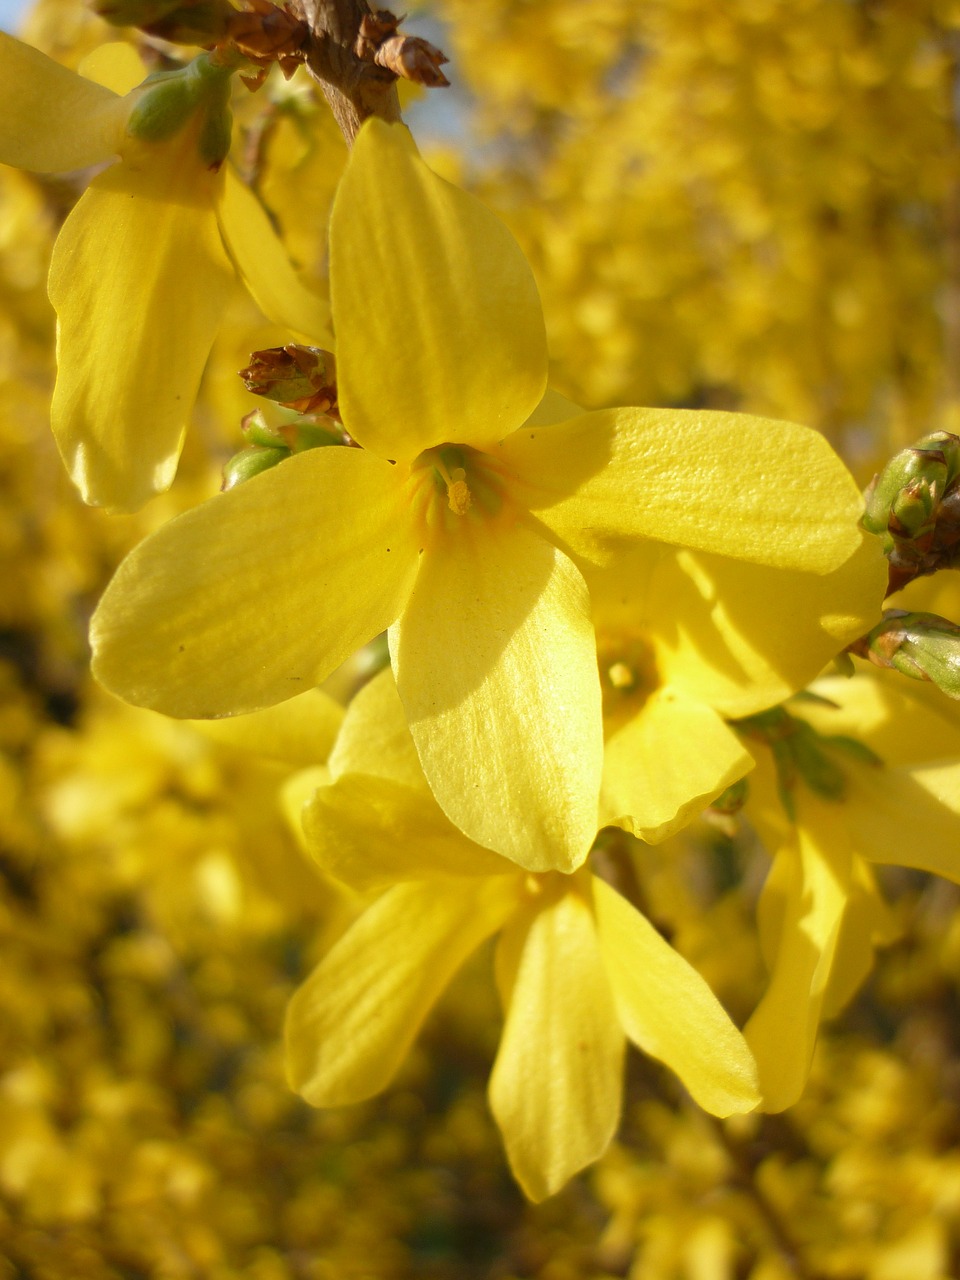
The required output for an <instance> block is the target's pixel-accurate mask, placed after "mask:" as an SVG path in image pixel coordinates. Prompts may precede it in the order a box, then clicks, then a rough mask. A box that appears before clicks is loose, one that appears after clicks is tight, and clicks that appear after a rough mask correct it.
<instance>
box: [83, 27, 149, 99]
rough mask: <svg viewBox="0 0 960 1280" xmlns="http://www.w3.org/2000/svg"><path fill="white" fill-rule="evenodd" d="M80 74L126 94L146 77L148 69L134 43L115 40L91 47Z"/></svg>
mask: <svg viewBox="0 0 960 1280" xmlns="http://www.w3.org/2000/svg"><path fill="white" fill-rule="evenodd" d="M80 74H81V75H82V76H84V77H85V78H86V79H87V80H94V81H96V83H97V84H102V85H104V86H105V87H106V88H107V89H112V90H113V92H114V93H123V94H126V93H131V92H132V91H133V90H134V89H136V87H137V86H138V85H139V84H140V83H141V82H142V81H143V80H144V79H145V77H146V75H147V70H146V68H145V67H144V65H143V61H142V59H141V57H140V55H139V54H138V53H137V51H136V49H135V48H134V47H133V45H132V44H126V43H125V42H124V41H122V40H114V41H113V43H112V44H101V45H97V47H96V49H91V50H90V52H89V53H88V54H87V56H86V57H85V58H84V59H83V61H82V62H81V63H80Z"/></svg>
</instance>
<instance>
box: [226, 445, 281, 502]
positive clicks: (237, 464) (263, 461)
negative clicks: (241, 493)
mask: <svg viewBox="0 0 960 1280" xmlns="http://www.w3.org/2000/svg"><path fill="white" fill-rule="evenodd" d="M289 457H290V453H289V451H288V450H287V449H270V448H266V447H265V446H263V445H251V446H250V447H249V448H248V449H241V450H240V452H239V453H235V454H234V455H233V457H232V458H231V459H230V460H229V462H227V463H226V465H225V466H224V468H223V483H222V484H221V485H220V488H221V489H222V490H223V491H224V492H225V491H226V490H227V489H234V488H236V486H237V485H238V484H243V482H244V481H245V480H252V479H253V477H254V476H258V475H259V474H260V473H261V471H269V470H270V468H271V467H275V466H276V465H277V463H278V462H283V460H284V458H289Z"/></svg>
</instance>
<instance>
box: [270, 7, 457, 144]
mask: <svg viewBox="0 0 960 1280" xmlns="http://www.w3.org/2000/svg"><path fill="white" fill-rule="evenodd" d="M290 6H291V8H292V10H293V11H294V12H295V13H296V14H297V15H298V16H299V17H301V18H302V19H303V20H304V22H306V23H307V25H308V27H309V28H310V38H309V39H308V41H307V43H306V46H305V50H306V55H307V56H306V65H307V70H308V71H309V73H310V75H311V76H312V77H313V79H314V80H316V81H317V83H318V84H319V85H320V88H321V89H322V90H323V93H324V96H325V97H326V99H327V101H328V102H329V104H330V109H331V110H332V111H333V114H334V117H335V119H336V121H337V124H339V126H340V128H341V130H342V132H343V136H344V137H345V138H346V140H347V144H348V145H350V144H351V143H352V142H353V139H354V138H355V137H356V135H357V132H358V130H359V128H360V126H361V125H362V124H363V122H364V120H366V119H367V118H368V117H370V116H379V117H380V118H381V119H382V120H388V121H394V120H399V119H400V102H399V99H398V97H397V88H396V84H397V79H398V77H399V76H405V77H406V78H407V79H410V80H415V81H417V82H418V83H420V84H425V85H428V86H429V85H445V84H446V83H447V80H446V78H445V77H444V75H443V73H442V72H441V71H440V64H441V63H442V62H445V61H446V59H445V58H444V56H443V54H442V53H441V52H440V50H439V49H436V48H434V46H433V45H431V44H429V42H428V41H426V40H421V39H419V38H417V37H415V36H402V35H400V34H399V32H398V31H397V27H398V25H399V21H400V20H399V19H397V18H395V17H394V16H393V14H391V13H389V12H387V11H386V10H371V9H370V7H369V6H368V5H367V3H366V0H290Z"/></svg>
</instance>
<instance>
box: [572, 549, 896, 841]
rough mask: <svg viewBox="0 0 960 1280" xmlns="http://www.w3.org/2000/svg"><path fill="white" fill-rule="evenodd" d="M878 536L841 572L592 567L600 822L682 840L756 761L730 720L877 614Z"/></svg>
mask: <svg viewBox="0 0 960 1280" xmlns="http://www.w3.org/2000/svg"><path fill="white" fill-rule="evenodd" d="M886 569H887V562H886V560H885V559H884V557H883V554H882V552H881V549H880V545H879V541H878V540H877V539H876V538H872V537H868V538H866V539H865V540H864V542H863V545H862V546H861V547H860V549H859V550H858V551H857V552H856V553H855V554H854V555H853V556H851V557H850V559H849V560H847V561H846V562H845V563H844V564H843V565H841V566H840V568H838V569H836V570H834V571H833V572H831V573H826V574H816V573H804V572H801V571H799V570H788V569H784V568H770V567H768V566H765V565H757V564H750V563H748V562H746V561H743V560H736V559H733V558H731V557H729V556H718V555H710V554H709V553H706V552H694V551H689V550H682V551H678V550H677V549H675V548H672V547H665V546H662V545H661V546H658V545H656V544H641V545H640V546H638V547H636V548H633V549H631V550H630V551H628V552H624V553H622V554H621V555H619V556H618V557H617V558H616V559H615V560H613V561H612V562H611V563H610V564H609V565H608V566H606V567H605V568H603V569H601V570H594V571H593V572H588V574H587V583H588V585H589V587H590V593H591V597H592V600H593V616H594V625H595V627H596V633H597V648H598V653H599V659H600V682H601V687H602V690H603V707H604V732H605V738H606V743H605V747H604V762H603V778H602V785H601V796H600V825H601V826H607V825H617V826H621V827H624V828H625V829H626V830H628V831H631V832H632V833H633V834H634V835H637V836H640V837H641V838H642V839H644V840H648V841H659V840H663V839H665V838H666V837H667V836H669V835H671V834H672V833H673V832H674V831H676V830H677V829H678V828H679V827H681V826H682V825H683V824H684V823H685V822H687V821H689V820H690V818H692V817H693V816H694V814H696V813H698V812H700V811H701V810H702V809H703V808H704V807H705V806H706V805H708V804H709V803H710V801H711V800H713V799H715V798H716V797H717V796H718V795H719V794H720V793H721V792H722V791H724V790H726V788H727V787H729V786H730V785H731V783H733V782H735V781H737V780H738V779H739V778H741V777H743V775H744V774H745V773H747V771H748V770H750V769H752V768H753V757H752V756H751V755H750V753H749V752H748V751H747V749H746V747H745V746H744V744H743V742H742V741H741V739H740V738H739V737H738V736H737V734H736V733H735V732H734V731H733V729H731V728H730V727H729V726H728V725H727V724H726V722H725V720H724V717H728V718H731V717H733V718H736V717H739V716H745V715H751V714H753V713H755V712H757V711H760V710H763V709H764V708H766V707H769V706H771V705H773V704H775V703H778V702H781V701H782V700H783V699H784V698H786V697H789V696H790V695H791V694H793V693H796V692H797V691H798V690H799V689H802V688H803V687H804V686H805V685H806V684H808V683H809V681H810V680H812V679H814V678H815V677H816V676H817V674H818V673H819V672H820V671H821V670H822V668H823V667H824V665H825V664H826V663H827V662H828V661H829V660H830V659H831V658H832V657H833V656H834V655H835V654H836V653H837V652H838V651H839V650H840V649H842V648H843V647H844V646H845V645H846V644H847V643H849V642H850V641H851V640H852V639H854V638H855V637H856V636H859V635H862V634H863V632H864V630H865V629H866V628H868V627H869V626H870V625H872V623H873V622H874V620H875V619H876V617H877V614H878V610H879V605H880V601H881V599H882V596H883V592H884V587H885V583H886Z"/></svg>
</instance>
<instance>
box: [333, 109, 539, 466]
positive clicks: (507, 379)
mask: <svg viewBox="0 0 960 1280" xmlns="http://www.w3.org/2000/svg"><path fill="white" fill-rule="evenodd" d="M330 291H331V297H332V300H333V314H334V321H335V327H336V333H337V357H338V362H337V374H338V390H339V397H340V407H341V409H342V411H343V417H344V422H345V423H346V425H347V427H348V429H349V431H350V433H351V434H352V435H353V436H354V437H355V438H356V439H357V440H359V441H360V443H361V444H363V445H364V446H365V447H366V448H368V449H373V450H375V451H376V452H377V453H379V454H380V455H381V456H383V457H386V458H397V459H411V458H414V457H415V456H416V455H417V454H418V453H420V452H421V450H423V449H426V448H428V447H430V446H432V445H437V444H442V443H444V442H446V441H452V442H456V443H460V444H473V445H482V444H489V443H491V442H493V441H495V440H499V439H501V438H502V437H503V436H505V435H507V434H508V432H510V431H513V430H514V429H515V428H516V427H518V426H519V425H520V423H521V422H523V421H524V419H525V418H527V416H528V415H529V414H530V413H532V412H533V410H534V409H535V408H536V406H537V404H538V403H539V401H540V398H541V396H542V394H543V391H544V387H545V386H546V375H547V348H546V337H545V334H544V327H543V317H542V314H541V310H540V300H539V298H538V296H537V289H536V285H535V284H534V281H533V275H532V273H531V271H530V268H529V267H528V265H527V263H526V260H525V258H524V256H523V254H522V253H521V251H520V248H519V246H518V245H517V243H516V241H515V240H514V239H513V237H512V235H511V234H510V232H509V231H508V230H507V229H506V227H505V226H504V225H503V224H502V223H501V222H500V221H499V220H498V219H497V218H496V217H495V216H494V215H493V214H492V213H491V212H490V211H489V210H488V209H486V208H485V207H484V206H483V205H482V204H481V203H480V202H479V201H478V200H476V199H474V197H473V196H470V195H467V194H466V192H463V191H460V190H458V189H457V188H456V187H453V186H451V185H450V184H449V183H447V182H444V180H443V179H442V178H438V177H437V176H436V174H434V173H431V171H430V170H429V169H428V168H427V166H426V165H425V164H424V163H423V161H422V160H421V159H420V156H419V155H418V153H417V150H416V148H415V146H414V145H413V142H412V140H411V139H410V135H409V134H408V133H407V131H406V130H405V129H404V128H403V126H401V125H393V126H391V125H387V124H384V123H383V121H380V120H376V119H373V120H369V121H367V123H366V124H365V125H364V127H363V129H362V130H361V132H360V135H359V137H358V138H357V141H356V143H355V144H354V148H353V151H352V153H351V156H350V159H349V161H348V163H347V167H346V170H345V171H344V175H343V178H342V179H341V182H340V186H339V189H338V191H337V195H336V198H335V200H334V203H333V213H332V218H331V225H330Z"/></svg>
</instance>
